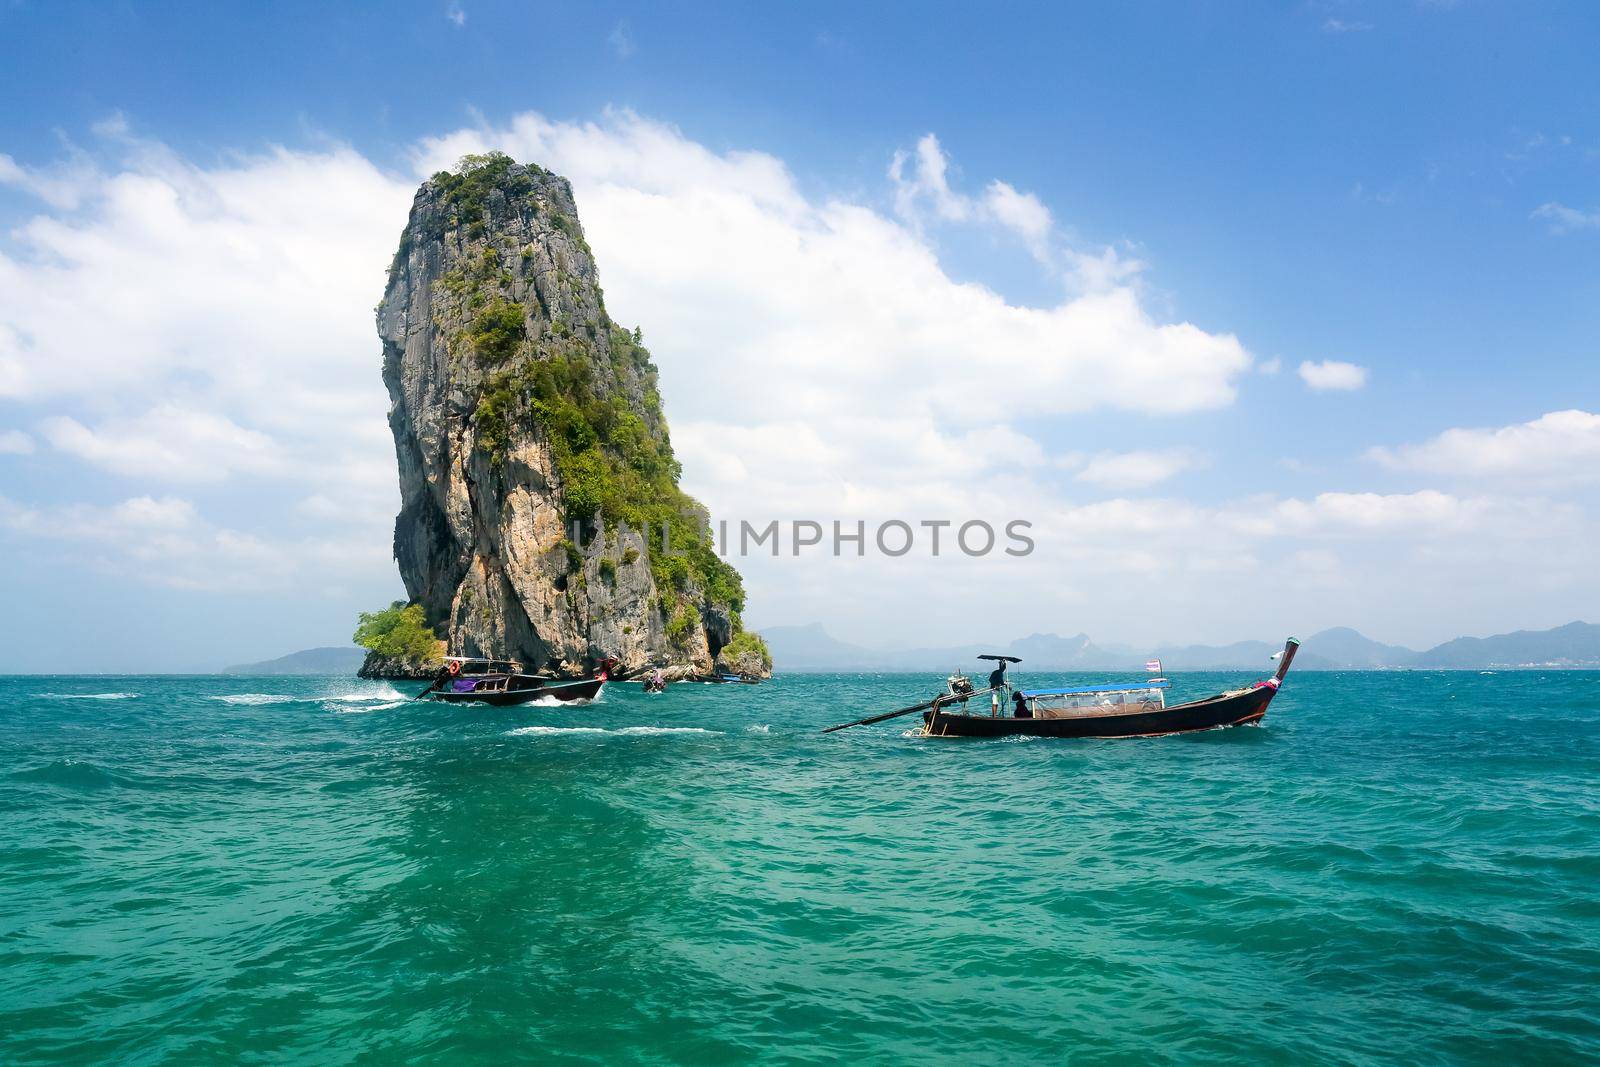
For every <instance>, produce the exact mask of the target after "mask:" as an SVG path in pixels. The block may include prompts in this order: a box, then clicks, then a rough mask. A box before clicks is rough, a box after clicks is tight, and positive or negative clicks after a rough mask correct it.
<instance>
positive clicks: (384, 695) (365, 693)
mask: <svg viewBox="0 0 1600 1067" xmlns="http://www.w3.org/2000/svg"><path fill="white" fill-rule="evenodd" d="M328 699H329V700H340V701H345V702H347V703H352V704H363V703H370V702H372V701H375V700H410V699H411V696H410V695H409V694H406V693H402V692H400V690H398V689H396V688H395V687H394V686H392V685H381V686H378V687H377V688H376V689H363V690H362V691H361V692H359V693H341V694H339V695H338V696H331V697H328Z"/></svg>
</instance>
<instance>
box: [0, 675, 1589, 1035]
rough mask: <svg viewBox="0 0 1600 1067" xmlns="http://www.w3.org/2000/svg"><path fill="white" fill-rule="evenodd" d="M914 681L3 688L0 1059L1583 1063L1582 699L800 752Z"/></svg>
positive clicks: (1489, 693) (890, 738) (1300, 680)
mask: <svg viewBox="0 0 1600 1067" xmlns="http://www.w3.org/2000/svg"><path fill="white" fill-rule="evenodd" d="M1018 680H1020V681H1022V682H1024V683H1027V684H1038V685H1044V684H1047V683H1048V684H1060V683H1065V682H1071V681H1074V680H1082V681H1086V682H1087V681H1100V680H1103V679H1101V678H1098V677H1097V678H1093V679H1090V678H1082V679H1075V678H1074V677H1073V676H1067V675H1044V674H1033V675H1021V676H1020V677H1019V679H1018ZM1241 680H1243V679H1242V678H1241V677H1240V676H1237V675H1220V674H1218V675H1206V674H1182V675H1178V676H1175V678H1174V685H1173V690H1172V693H1171V697H1172V699H1173V700H1182V699H1188V698H1193V697H1197V696H1202V695H1206V694H1209V693H1211V692H1215V691H1217V690H1220V689H1222V688H1225V687H1228V686H1230V685H1234V684H1238V683H1239V682H1240V681H1241ZM938 686H939V679H938V678H937V677H933V676H909V675H884V676H871V675H811V676H807V675H791V676H787V677H780V678H778V679H776V680H775V681H772V682H770V683H768V684H765V685H761V686H744V685H724V686H699V685H682V686H675V687H673V688H671V689H669V690H668V691H667V692H666V693H665V694H663V695H660V696H646V695H644V694H643V693H642V692H640V691H639V689H638V687H637V686H634V685H630V686H627V687H623V686H619V685H612V686H610V687H608V688H607V690H606V692H605V694H604V697H603V699H602V700H601V701H600V702H598V703H595V704H592V705H588V706H582V707H565V706H563V707H537V706H524V707H517V708H503V709H497V708H489V707H482V706H472V705H468V706H448V707H447V706H442V705H437V704H429V703H412V702H409V701H408V700H407V698H408V697H409V696H410V695H411V693H412V692H413V691H414V690H415V689H416V688H418V687H419V686H410V687H407V686H401V685H393V686H391V685H387V684H382V683H362V682H356V681H353V680H346V679H334V678H313V679H299V678H297V679H283V678H238V677H228V678H224V677H198V678H170V677H128V678H103V677H99V678H87V679H86V678H44V677H29V678H14V679H8V680H4V681H3V684H0V752H3V754H4V761H5V765H4V768H3V771H0V1061H4V1062H6V1063H29V1062H49V1061H104V1062H117V1063H125V1064H144V1063H151V1064H153V1063H167V1062H195V1061H207V1062H236V1061H271V1062H283V1061H301V1062H317V1063H346V1062H373V1063H380V1062H411V1063H447V1062H461V1061H467V1062H471V1061H478V1062H503V1061H505V1060H509V1059H523V1060H534V1061H543V1062H550V1061H556V1062H594V1063H600V1062H618V1061H624V1062H640V1061H644V1062H683V1063H727V1062H732V1063H737V1062H751V1061H763V1062H785V1063H832V1062H837V1061H839V1060H847V1061H850V1062H855V1063H885V1064H888V1063H905V1062H959V1063H995V1064H999V1063H1014V1062H1028V1061H1032V1062H1039V1061H1061V1060H1063V1059H1066V1058H1068V1057H1070V1058H1072V1059H1073V1060H1075V1061H1080V1062H1101V1061H1119V1060H1121V1061H1128V1062H1142V1063H1146V1062H1172V1063H1180V1062H1181V1063H1233V1062H1238V1061H1240V1060H1249V1061H1263V1062H1274V1061H1275V1062H1300V1061H1308V1060H1315V1061H1337V1062H1412V1063H1418V1062H1422V1063H1427V1062H1461V1063H1492V1064H1508V1063H1529V1062H1579V1061H1583V1060H1590V1061H1592V1060H1594V1059H1595V1058H1596V1057H1600V674H1596V673H1587V672H1556V671H1551V672H1502V673H1499V674H1493V675H1489V674H1478V673H1475V672H1455V673H1448V672H1439V673H1420V672H1418V673H1362V672H1350V673H1314V672H1309V671H1307V672H1296V673H1293V674H1291V675H1290V677H1289V681H1288V683H1287V684H1286V686H1285V687H1284V690H1283V692H1282V694H1281V695H1280V696H1279V697H1278V698H1277V700H1276V701H1275V702H1274V704H1273V705H1272V709H1271V711H1270V713H1269V714H1268V716H1267V718H1266V720H1265V723H1264V724H1263V725H1262V726H1260V727H1249V728H1239V729H1233V730H1219V731H1213V732H1209V733H1204V734H1198V735H1189V736H1182V737H1168V738H1153V739H1140V740H1124V741H1048V740H1031V741H1023V740H1008V741H963V740H940V739H923V738H918V737H915V736H911V733H912V730H911V728H912V726H913V724H914V722H915V720H914V719H902V720H896V721H891V722H886V723H883V724H881V725H879V726H873V727H864V728H861V729H856V730H850V731H845V732H843V733H839V734H832V735H828V736H823V735H821V734H819V733H818V728H819V727H821V726H823V725H826V724H828V723H831V722H838V721H843V720H848V719H853V718H858V717H861V716H865V715H867V714H870V713H872V712H875V711H881V710H888V709H892V708H894V707H897V706H901V705H907V704H911V703H914V702H916V701H918V700H921V699H926V698H927V697H928V696H931V695H932V694H933V693H934V692H936V691H937V689H938Z"/></svg>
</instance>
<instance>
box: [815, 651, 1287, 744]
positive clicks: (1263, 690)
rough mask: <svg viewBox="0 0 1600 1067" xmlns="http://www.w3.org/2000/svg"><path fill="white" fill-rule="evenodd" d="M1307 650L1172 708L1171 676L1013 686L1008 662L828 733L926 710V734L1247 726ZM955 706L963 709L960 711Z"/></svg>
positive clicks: (1079, 733) (1117, 732) (1148, 733)
mask: <svg viewBox="0 0 1600 1067" xmlns="http://www.w3.org/2000/svg"><path fill="white" fill-rule="evenodd" d="M1299 647H1300V642H1299V641H1298V640H1296V639H1295V638H1293V637H1291V638H1289V640H1288V641H1287V642H1286V643H1285V644H1284V646H1283V651H1282V652H1279V653H1277V655H1276V656H1274V658H1275V659H1277V660H1278V670H1277V673H1276V674H1274V675H1273V676H1272V677H1271V678H1267V679H1264V680H1262V681H1259V682H1256V683H1254V684H1252V685H1249V686H1245V687H1244V688H1241V689H1230V690H1228V691H1227V692H1224V693H1218V694H1217V695H1216V696H1210V697H1205V698H1203V699H1201V700H1191V701H1188V702H1186V703H1183V704H1174V705H1172V706H1171V707H1168V706H1167V702H1166V690H1167V688H1168V686H1169V685H1170V683H1169V682H1168V681H1167V680H1166V679H1165V678H1155V679H1152V680H1150V681H1147V682H1142V683H1123V684H1117V685H1095V686H1083V687H1078V688H1073V689H1013V688H1012V687H1011V686H1010V685H1009V684H1008V683H1007V682H1006V681H1005V668H1004V665H1003V662H1002V666H1001V667H1000V668H999V669H997V670H996V671H995V672H994V673H993V674H991V675H990V676H989V686H988V688H985V689H974V688H973V686H972V683H971V681H970V680H969V679H968V678H967V677H966V676H965V675H962V674H960V673H959V672H957V673H956V674H953V675H951V676H950V679H949V681H948V682H947V683H946V691H945V692H943V693H941V694H939V695H938V696H936V697H934V698H933V699H932V700H930V701H926V702H925V703H922V704H916V705H913V706H912V707H909V708H901V709H900V710H898V711H891V712H888V713H886V714H883V715H874V716H872V717H870V718H866V719H860V720H857V721H856V722H850V723H843V724H842V725H839V726H830V727H828V729H826V730H824V731H823V732H824V733H832V732H833V731H835V730H843V729H845V728H846V727H850V726H865V725H868V724H870V723H874V722H883V721H884V720H886V719H893V718H896V717H898V716H901V715H910V714H912V713H913V712H918V711H920V712H922V723H923V727H922V734H923V736H926V737H1017V736H1020V737H1076V738H1115V737H1160V736H1163V735H1165V734H1183V733H1193V732H1195V731H1197V730H1215V729H1218V728H1220V727H1224V726H1246V725H1250V724H1252V723H1257V722H1260V721H1261V718H1262V716H1264V715H1266V713H1267V705H1268V704H1270V703H1272V698H1273V697H1274V696H1276V695H1277V694H1278V689H1279V687H1280V686H1282V685H1283V679H1284V676H1285V675H1287V674H1288V673H1289V664H1290V663H1292V662H1293V661H1294V654H1295V651H1296V650H1297V649H1298V648H1299ZM981 658H983V659H996V660H1004V659H1008V658H1003V657H998V656H984V657H981ZM1009 661H1010V662H1013V663H1014V662H1017V661H1016V660H1014V659H1010V660H1009ZM985 695H988V697H989V699H988V701H987V702H986V703H987V705H988V706H987V707H986V708H984V710H983V711H977V712H973V711H968V710H967V702H968V701H969V700H972V699H974V698H977V697H983V696H985ZM955 708H959V709H960V710H952V709H955Z"/></svg>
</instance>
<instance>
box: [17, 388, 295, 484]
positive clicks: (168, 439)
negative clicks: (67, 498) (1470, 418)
mask: <svg viewBox="0 0 1600 1067" xmlns="http://www.w3.org/2000/svg"><path fill="white" fill-rule="evenodd" d="M40 432H41V433H42V434H43V435H44V437H45V439H46V440H47V441H49V442H50V443H51V444H52V445H54V446H55V447H56V448H58V449H60V450H61V451H63V452H67V453H70V454H72V455H74V456H77V457H78V458H79V459H82V460H85V461H86V462H89V463H93V464H94V465H96V466H98V467H104V468H106V469H107V470H111V471H115V472H116V473H118V474H128V475H135V476H139V477H141V478H145V479H149V480H153V481H179V482H187V481H202V482H204V481H219V480H221V479H223V478H226V477H228V476H229V475H230V474H233V473H235V472H246V473H255V474H272V473H276V472H279V471H282V470H283V469H284V468H285V457H284V455H283V453H282V450H281V449H279V447H278V446H277V444H276V442H274V441H273V440H272V438H270V437H268V436H267V435H266V434H263V433H259V432H257V431H255V430H247V429H245V428H244V427H242V426H239V425H238V424H236V423H234V422H233V421H232V420H231V419H229V418H227V417H226V416H223V415H219V414H216V413H215V412H210V411H193V410H189V409H186V408H181V407H177V406H176V405H172V404H161V405H158V406H157V407H154V408H151V409H150V410H149V411H147V412H145V413H144V414H142V415H139V416H137V417H135V418H131V419H113V420H110V421H108V422H106V423H104V424H102V425H100V426H98V427H95V428H92V429H91V428H90V427H88V426H85V425H84V424H83V423H81V422H79V421H77V420H76V419H72V418H67V417H65V416H56V417H53V418H49V419H46V420H45V421H44V422H43V423H42V424H41V425H40Z"/></svg>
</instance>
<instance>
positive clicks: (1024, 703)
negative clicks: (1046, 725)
mask: <svg viewBox="0 0 1600 1067" xmlns="http://www.w3.org/2000/svg"><path fill="white" fill-rule="evenodd" d="M1011 699H1012V701H1013V702H1014V707H1013V711H1014V713H1015V716H1016V717H1017V718H1019V719H1031V718H1033V709H1032V708H1030V707H1028V698H1027V697H1025V696H1023V695H1022V691H1021V690H1020V689H1019V690H1017V691H1016V692H1015V693H1012V694H1011Z"/></svg>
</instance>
